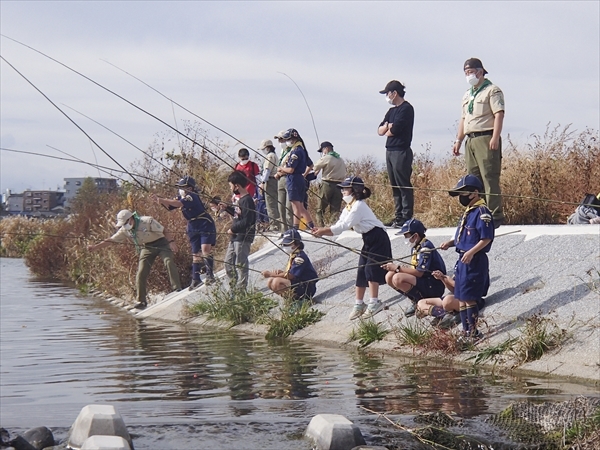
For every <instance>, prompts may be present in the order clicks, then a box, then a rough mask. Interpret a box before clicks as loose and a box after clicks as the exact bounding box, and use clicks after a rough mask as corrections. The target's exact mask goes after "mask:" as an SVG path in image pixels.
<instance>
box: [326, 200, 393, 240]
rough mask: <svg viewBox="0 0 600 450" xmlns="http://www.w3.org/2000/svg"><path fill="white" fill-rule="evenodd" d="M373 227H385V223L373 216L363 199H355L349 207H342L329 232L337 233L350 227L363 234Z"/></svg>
mask: <svg viewBox="0 0 600 450" xmlns="http://www.w3.org/2000/svg"><path fill="white" fill-rule="evenodd" d="M375 227H379V228H384V229H385V225H384V224H383V223H382V222H381V220H379V219H378V218H377V217H375V214H373V211H371V208H369V206H368V205H367V204H366V203H365V202H364V201H362V200H355V201H354V202H353V203H352V204H351V205H350V209H348V207H347V206H346V207H345V208H344V209H342V214H341V215H340V219H339V220H338V221H337V223H336V224H335V225H332V226H331V232H332V233H333V234H334V235H338V234H342V232H344V231H346V230H349V229H350V228H352V229H354V231H356V232H357V233H360V234H364V233H368V232H369V231H371V230H372V229H373V228H375Z"/></svg>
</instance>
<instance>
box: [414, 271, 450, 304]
mask: <svg viewBox="0 0 600 450" xmlns="http://www.w3.org/2000/svg"><path fill="white" fill-rule="evenodd" d="M416 278H417V286H416V288H417V290H418V291H419V292H420V293H421V295H422V296H423V298H436V297H441V296H442V295H443V294H444V291H445V290H446V286H444V283H442V281H441V280H436V279H435V278H433V277H432V276H431V275H429V274H428V273H424V274H423V276H422V277H420V278H419V277H416Z"/></svg>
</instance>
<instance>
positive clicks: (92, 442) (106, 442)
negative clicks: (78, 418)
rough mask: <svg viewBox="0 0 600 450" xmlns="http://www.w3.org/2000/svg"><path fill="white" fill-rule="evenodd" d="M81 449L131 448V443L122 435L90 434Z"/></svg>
mask: <svg viewBox="0 0 600 450" xmlns="http://www.w3.org/2000/svg"><path fill="white" fill-rule="evenodd" d="M81 450H131V447H130V446H129V443H128V442H127V441H126V440H125V439H123V438H122V437H121V436H99V435H96V436H90V437H89V438H87V439H86V440H85V442H84V443H83V445H82V446H81Z"/></svg>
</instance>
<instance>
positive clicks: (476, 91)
mask: <svg viewBox="0 0 600 450" xmlns="http://www.w3.org/2000/svg"><path fill="white" fill-rule="evenodd" d="M490 84H492V82H491V81H490V80H488V79H487V78H486V79H485V80H484V81H483V83H482V84H481V86H479V88H477V89H475V86H473V87H472V88H471V97H470V98H471V101H470V102H469V107H468V111H469V114H473V103H474V102H475V97H477V94H479V93H480V92H481V91H483V90H484V89H485V88H486V87H488V86H489V85H490Z"/></svg>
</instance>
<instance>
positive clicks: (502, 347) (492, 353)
mask: <svg viewBox="0 0 600 450" xmlns="http://www.w3.org/2000/svg"><path fill="white" fill-rule="evenodd" d="M517 341H518V339H517V338H513V339H507V340H505V341H504V342H501V343H500V344H498V345H495V346H491V347H488V348H486V349H484V350H482V351H480V352H478V353H477V354H476V355H473V356H469V357H468V358H467V359H466V360H465V361H473V364H474V365H477V364H483V363H485V362H487V361H489V360H494V366H495V365H496V363H497V362H498V360H499V358H500V356H501V355H503V354H505V353H506V352H507V351H508V350H510V349H512V347H513V345H514V344H515V343H516V342H517Z"/></svg>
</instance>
